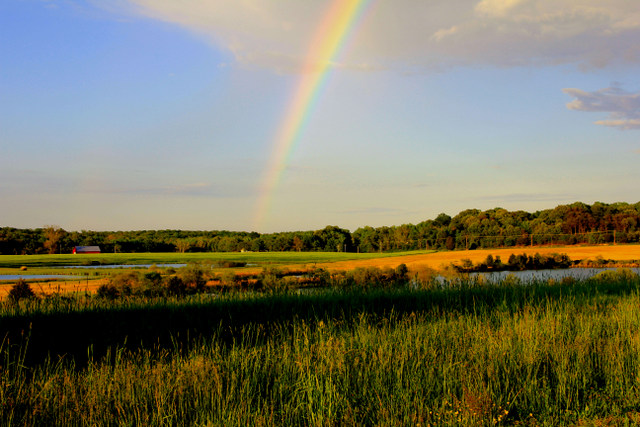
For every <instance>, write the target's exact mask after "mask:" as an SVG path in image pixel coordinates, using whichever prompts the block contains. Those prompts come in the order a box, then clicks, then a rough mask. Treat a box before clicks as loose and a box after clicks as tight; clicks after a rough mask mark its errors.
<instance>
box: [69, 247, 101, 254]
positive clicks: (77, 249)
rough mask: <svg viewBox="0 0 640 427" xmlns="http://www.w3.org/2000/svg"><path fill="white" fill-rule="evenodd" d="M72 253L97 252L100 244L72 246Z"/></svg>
mask: <svg viewBox="0 0 640 427" xmlns="http://www.w3.org/2000/svg"><path fill="white" fill-rule="evenodd" d="M73 253H74V254H76V255H77V254H99V253H100V246H74V247H73Z"/></svg>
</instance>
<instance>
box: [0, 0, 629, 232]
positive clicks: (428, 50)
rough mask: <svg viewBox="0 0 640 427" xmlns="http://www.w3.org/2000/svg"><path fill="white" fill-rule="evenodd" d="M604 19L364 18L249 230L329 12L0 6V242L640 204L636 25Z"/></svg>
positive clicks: (500, 3)
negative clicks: (14, 231) (49, 232)
mask: <svg viewBox="0 0 640 427" xmlns="http://www.w3.org/2000/svg"><path fill="white" fill-rule="evenodd" d="M603 3H604V2H600V1H595V0H557V1H554V2H549V1H547V0H434V1H430V2H421V1H417V0H415V1H414V0H394V1H391V0H377V1H375V0H374V1H373V2H372V3H371V6H370V7H369V8H368V9H367V10H366V14H365V15H364V17H363V19H362V20H361V21H360V22H359V23H358V25H357V26H356V27H354V28H353V31H352V33H351V37H350V38H349V40H348V43H347V44H346V45H345V48H344V50H343V52H342V54H341V55H340V56H339V57H338V58H336V60H335V62H334V63H333V64H332V65H331V71H330V74H329V76H328V79H327V81H326V84H325V85H324V87H323V89H322V92H321V93H320V95H319V97H318V99H317V103H316V104H315V106H314V108H313V110H312V112H311V115H310V116H309V120H308V122H307V125H306V126H305V128H304V130H303V132H302V134H301V135H300V139H299V140H298V141H297V143H296V149H295V151H294V152H293V155H292V157H291V161H290V163H289V164H288V166H287V169H286V171H285V173H284V175H283V177H282V180H281V181H280V183H279V185H278V187H277V189H276V191H275V193H274V194H273V196H272V203H271V209H270V211H269V213H268V215H267V217H266V218H265V220H264V222H263V224H260V225H259V226H258V225H256V224H254V222H253V220H254V212H255V209H256V200H257V198H258V194H259V191H260V185H261V182H260V181H261V180H262V179H263V176H264V172H265V168H266V167H267V161H268V159H269V156H270V153H271V151H272V146H273V139H274V137H275V135H276V133H277V130H278V127H279V125H280V124H281V121H282V120H283V117H284V115H285V113H286V110H287V106H288V101H289V99H290V98H291V95H292V92H293V90H294V88H295V85H296V83H297V81H298V79H299V78H300V72H299V68H297V66H298V65H299V63H300V62H301V61H303V59H304V55H305V52H306V51H307V49H306V47H307V43H308V42H309V41H310V40H311V37H312V35H313V28H314V24H315V23H317V21H318V16H320V15H321V14H322V12H323V11H324V9H325V8H326V6H327V4H328V2H299V1H294V0H281V1H277V2H276V1H273V2H271V1H266V0H260V1H258V0H245V1H242V2H240V1H237V2H235V1H234V2H230V1H222V0H210V1H204V0H200V1H197V0H189V1H183V2H175V1H173V0H153V1H152V0H131V1H129V0H104V1H99V2H98V1H90V0H84V1H70V0H49V1H44V0H7V1H4V2H2V3H0V100H1V102H0V226H12V227H29V228H31V227H40V226H43V225H50V224H54V225H58V226H61V227H63V228H65V229H67V230H80V229H92V230H131V229H161V228H162V229H163V228H179V229H192V230H194V229H208V230H211V229H229V230H244V231H251V230H255V231H260V232H272V231H285V230H310V229H318V228H322V227H324V226H325V225H328V224H332V225H338V226H341V227H344V228H348V229H351V230H354V229H355V228H358V227H360V226H365V225H372V226H381V225H399V224H403V223H417V222H420V221H423V220H425V219H429V218H435V217H436V216H437V214H438V213H440V212H445V213H448V214H450V215H454V214H456V213H458V212H459V211H461V210H463V209H467V208H479V209H489V208H493V207H497V206H500V207H503V208H506V209H511V210H516V209H523V210H528V211H535V210H538V209H546V208H552V207H554V206H556V205H558V204H562V203H571V202H574V201H583V202H586V203H593V202H594V201H602V202H607V203H610V202H616V201H626V202H634V203H635V202H637V201H638V200H640V189H639V187H638V185H637V183H638V182H640V169H639V168H638V167H637V164H638V161H639V160H640V140H639V136H640V133H639V130H640V81H639V79H638V76H639V75H640V73H639V72H640V66H639V64H640V12H639V11H638V10H637V9H638V8H637V7H635V6H634V5H632V4H631V3H633V2H628V1H624V0H612V1H609V2H606V5H602V4H603ZM256 227H259V229H256Z"/></svg>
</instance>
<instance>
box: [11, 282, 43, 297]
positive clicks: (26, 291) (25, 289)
mask: <svg viewBox="0 0 640 427" xmlns="http://www.w3.org/2000/svg"><path fill="white" fill-rule="evenodd" d="M30 298H36V294H35V293H34V292H33V289H31V286H30V285H29V284H28V283H27V282H26V281H25V280H24V279H18V281H17V282H16V284H15V285H13V286H12V287H11V290H10V291H9V300H11V301H13V302H18V301H20V300H21V299H30Z"/></svg>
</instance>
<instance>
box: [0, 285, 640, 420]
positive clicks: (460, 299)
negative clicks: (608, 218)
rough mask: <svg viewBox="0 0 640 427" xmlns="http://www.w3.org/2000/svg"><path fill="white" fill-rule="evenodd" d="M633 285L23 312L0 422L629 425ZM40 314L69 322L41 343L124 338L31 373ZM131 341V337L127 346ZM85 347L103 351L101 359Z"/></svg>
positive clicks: (6, 356) (5, 352)
mask: <svg viewBox="0 0 640 427" xmlns="http://www.w3.org/2000/svg"><path fill="white" fill-rule="evenodd" d="M639 289H640V284H639V283H638V278H637V276H628V277H626V276H624V275H623V274H621V275H619V276H617V277H613V278H612V277H605V278H601V279H597V280H591V281H586V282H571V283H551V284H549V283H532V284H528V285H524V286H523V285H522V284H505V285H503V286H500V285H499V284H484V283H477V282H473V281H472V282H465V281H463V280H461V281H458V282H456V283H454V284H451V285H450V286H449V287H447V288H440V289H431V290H407V289H385V290H366V291H362V290H360V291H356V290H350V291H346V292H345V291H328V292H318V293H316V294H313V295H295V294H291V293H287V294H270V295H266V296H265V295H247V294H234V295H228V296H222V297H219V298H216V299H211V298H209V299H207V298H206V296H199V297H194V298H192V299H187V300H171V299H167V300H156V301H153V302H151V303H150V302H146V303H145V302H143V301H134V300H124V301H119V302H118V304H115V305H113V304H112V303H107V302H104V301H102V302H98V301H96V300H94V299H89V300H87V301H84V302H82V301H81V300H77V301H75V302H66V303H65V302H61V303H59V305H60V306H59V307H58V308H57V309H54V308H51V307H45V306H44V305H43V304H42V303H40V305H38V304H35V303H34V304H32V305H29V304H31V303H29V302H25V303H24V304H23V305H21V306H19V307H17V308H16V307H14V308H12V309H10V308H9V307H4V308H3V311H2V314H1V315H0V322H1V323H0V325H2V328H3V329H4V330H10V329H11V328H9V327H8V326H9V325H10V323H11V322H13V321H15V319H23V321H24V322H26V321H30V322H31V323H30V324H31V328H29V327H28V325H26V328H25V329H23V330H22V334H14V335H12V337H11V338H5V340H4V341H3V344H2V348H1V349H0V354H1V355H2V358H0V361H2V363H1V364H0V366H1V367H0V382H2V384H1V386H2V387H0V390H1V391H0V393H2V394H1V395H0V413H1V414H2V424H5V425H10V424H17V425H23V424H27V425H33V424H37V425H109V424H110V425H304V426H306V425H314V426H315V425H419V424H420V425H513V424H522V425H566V424H581V423H582V424H598V423H604V422H606V423H609V424H612V425H622V424H629V425H633V424H634V423H635V422H637V421H640V418H639V417H638V408H639V407H640V389H639V387H640V311H639V310H638V307H640V294H639ZM65 304H67V305H65ZM82 304H84V306H83V305H82ZM110 304H111V305H110ZM132 313H134V314H135V313H137V314H135V315H134V314H132ZM168 314H170V315H171V316H173V321H175V322H177V324H180V323H181V322H182V326H183V327H184V329H179V328H178V329H176V327H175V326H174V329H172V330H171V336H170V337H169V338H168V339H167V340H165V342H162V340H158V338H159V337H161V336H162V333H163V331H164V330H165V327H166V326H167V323H158V321H159V319H161V318H162V317H163V316H167V315H168ZM39 316H42V317H43V318H44V319H47V322H48V323H47V324H49V325H53V326H51V328H52V329H51V330H50V331H49V333H54V335H55V338H60V337H61V336H63V335H64V334H71V335H73V334H75V335H76V339H79V338H81V333H80V331H79V330H78V329H76V330H73V329H71V330H70V329H67V330H65V329H61V330H59V331H58V332H57V333H55V328H61V327H64V319H65V318H67V317H70V318H73V319H74V320H75V321H78V320H80V321H81V322H85V323H86V322H88V323H89V324H90V325H92V327H96V326H97V325H98V324H100V323H101V322H105V321H107V322H108V321H109V320H108V319H109V318H117V319H120V320H121V321H122V324H123V327H126V328H127V329H126V331H127V332H128V334H126V338H125V337H123V336H117V334H115V335H111V336H110V335H108V334H107V333H106V332H107V331H108V330H110V329H109V328H105V330H100V331H96V332H95V337H98V338H99V340H97V339H96V341H95V342H94V343H93V344H92V345H91V346H86V345H85V347H84V358H85V360H84V361H82V360H81V359H82V357H81V355H80V354H76V355H75V356H74V357H68V356H67V357H59V356H60V355H57V356H53V355H52V357H49V358H47V359H45V360H43V361H40V362H39V363H33V362H30V361H29V353H30V352H31V351H34V350H35V348H36V347H37V346H43V343H44V342H43V341H41V340H42V336H41V333H40V332H38V329H40V328H44V326H42V324H41V323H40V321H39V320H38V317H39ZM75 316H80V317H79V318H78V317H75ZM83 316H84V317H83ZM92 316H97V318H96V319H93V318H92ZM144 316H147V317H150V319H151V320H149V321H148V322H147V323H145V322H143V318H144ZM181 316H182V317H181ZM203 318H206V319H208V320H207V321H206V322H204V323H202V322H203ZM10 319H13V320H11V322H10V323H6V321H7V320H10ZM92 319H93V320H92ZM111 322H112V323H111V325H113V320H111ZM137 322H142V324H140V323H137ZM170 323H171V324H174V325H175V323H173V322H170ZM11 325H13V326H14V327H15V326H18V323H12V324H11ZM20 325H23V326H24V325H25V323H21V324H20ZM151 325H153V327H152V326H151ZM18 329H19V327H18ZM205 329H206V333H205V332H204V331H205ZM14 331H17V329H15V330H14ZM136 331H138V332H136ZM140 331H142V332H140ZM185 334H187V335H188V334H190V337H189V338H188V339H183V338H184V335H185ZM135 337H137V338H135ZM141 337H142V338H143V339H142V341H144V342H146V343H147V344H146V345H131V344H133V341H135V340H136V339H140V338H141ZM109 340H112V341H109ZM125 340H126V342H125ZM39 341H40V342H39ZM98 341H101V342H102V344H104V343H105V342H109V343H111V344H113V345H109V346H106V347H104V348H103V350H100V349H99V348H98V347H100V345H99V344H100V342H98ZM50 343H51V342H49V344H50ZM85 344H86V343H85ZM83 345H84V344H83ZM38 351H40V350H38Z"/></svg>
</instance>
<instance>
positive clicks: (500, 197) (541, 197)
mask: <svg viewBox="0 0 640 427" xmlns="http://www.w3.org/2000/svg"><path fill="white" fill-rule="evenodd" d="M474 199H475V200H478V201H490V202H493V201H496V202H504V203H508V202H558V201H564V200H574V199H576V200H577V198H576V196H575V195H571V194H555V193H510V194H497V195H488V196H481V197H475V198H474Z"/></svg>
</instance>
